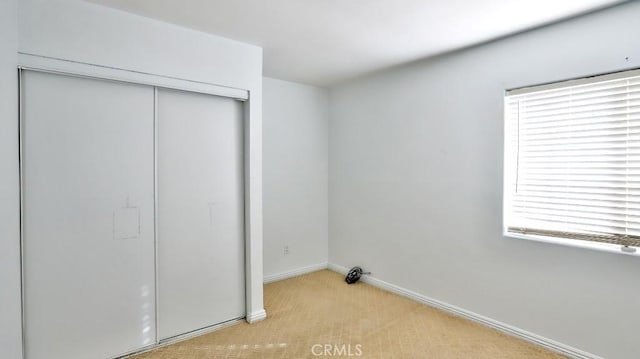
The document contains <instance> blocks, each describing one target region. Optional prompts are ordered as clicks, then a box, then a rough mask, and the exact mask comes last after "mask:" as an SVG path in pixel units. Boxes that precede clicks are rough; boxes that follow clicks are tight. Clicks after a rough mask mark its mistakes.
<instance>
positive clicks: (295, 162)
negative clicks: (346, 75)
mask: <svg viewBox="0 0 640 359" xmlns="http://www.w3.org/2000/svg"><path fill="white" fill-rule="evenodd" d="M263 89H264V91H263V93H264V106H263V126H264V139H263V141H264V151H263V152H264V175H263V178H264V274H265V276H270V275H271V276H273V275H275V274H279V273H283V272H288V271H292V270H296V269H300V268H303V267H309V266H314V265H319V264H322V263H326V262H327V256H328V254H327V250H328V242H327V241H328V234H327V231H328V218H327V217H328V193H327V192H328V184H327V181H328V173H327V171H328V148H327V145H328V143H327V141H328V121H329V117H328V113H329V110H328V108H329V103H328V99H329V93H328V90H326V89H322V88H318V87H313V86H307V85H301V84H297V83H293V82H287V81H281V80H276V79H270V78H265V79H264V81H263ZM284 246H288V247H289V254H288V255H284Z"/></svg>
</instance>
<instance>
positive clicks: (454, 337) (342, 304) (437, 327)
mask: <svg viewBox="0 0 640 359" xmlns="http://www.w3.org/2000/svg"><path fill="white" fill-rule="evenodd" d="M264 299H265V308H266V310H267V313H268V318H267V319H266V320H264V321H262V322H259V323H255V324H252V325H249V324H247V323H239V324H237V325H234V326H231V327H228V328H225V329H222V330H219V331H216V332H212V333H209V334H205V335H202V336H199V337H196V338H193V339H190V340H187V341H184V342H180V343H177V344H173V345H170V346H166V347H163V348H159V349H156V350H154V351H151V352H147V353H144V354H141V355H139V356H136V357H135V359H204V358H206V359H213V358H260V359H262V358H264V359H269V358H294V359H297V358H349V357H350V358H358V357H359V358H381V359H382V358H384V359H393V358H397V359H412V358H433V359H453V358H474V359H483V358H486V359H500V358H505V359H507V358H508V359H519V358H522V359H534V358H536V359H539V358H564V357H563V356H561V355H559V354H556V353H553V352H550V351H547V350H546V349H543V348H540V347H537V346H534V345H532V344H529V343H527V342H524V341H521V340H518V339H515V338H513V337H510V336H507V335H504V334H502V333H500V332H498V331H495V330H493V329H490V328H487V327H484V326H482V325H480V324H476V323H473V322H471V321H468V320H465V319H461V318H458V317H456V316H453V315H449V314H447V313H444V312H441V311H439V310H436V309H433V308H430V307H428V306H425V305H422V304H419V303H416V302H414V301H412V300H410V299H407V298H403V297H400V296H397V295H395V294H391V293H389V292H386V291H383V290H381V289H378V288H375V287H372V286H370V285H368V284H364V283H361V282H359V283H356V284H353V285H347V284H346V283H345V282H344V278H343V276H342V275H340V274H337V273H334V272H331V271H328V270H323V271H319V272H315V273H311V274H307V275H304V276H300V277H296V278H291V279H287V280H283V281H280V282H276V283H271V284H267V285H265V288H264Z"/></svg>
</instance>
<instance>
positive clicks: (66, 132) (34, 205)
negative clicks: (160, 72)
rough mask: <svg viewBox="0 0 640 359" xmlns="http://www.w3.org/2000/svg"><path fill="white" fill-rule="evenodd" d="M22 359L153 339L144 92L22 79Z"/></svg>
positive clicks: (106, 84) (118, 349)
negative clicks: (23, 354) (23, 351)
mask: <svg viewBox="0 0 640 359" xmlns="http://www.w3.org/2000/svg"><path fill="white" fill-rule="evenodd" d="M22 96H23V97H22V99H23V117H22V129H21V130H22V148H23V158H22V173H23V178H22V188H23V203H22V204H23V245H24V247H23V253H24V255H23V260H24V264H23V269H24V283H23V285H24V300H25V334H26V335H25V341H26V359H74V358H78V359H86V358H110V357H114V356H117V355H120V354H123V353H126V352H130V351H133V350H136V349H139V348H142V347H144V346H147V345H151V344H153V343H154V342H155V330H156V329H155V276H154V266H155V257H154V248H155V246H154V217H153V216H154V207H153V206H154V192H153V191H154V168H153V164H154V154H153V150H154V138H153V126H154V124H153V123H154V113H153V109H154V105H153V104H154V97H153V96H154V94H153V88H151V87H145V86H138V85H132V84H125V83H118V82H110V81H100V80H93V79H85V78H78V77H69V76H61V75H54V74H48V73H40V72H32V71H24V72H23V87H22Z"/></svg>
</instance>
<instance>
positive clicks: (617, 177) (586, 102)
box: [504, 70, 640, 253]
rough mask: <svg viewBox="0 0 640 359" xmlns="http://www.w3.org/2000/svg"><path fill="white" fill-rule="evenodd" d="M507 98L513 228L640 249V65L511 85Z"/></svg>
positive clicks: (509, 229) (523, 233)
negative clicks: (568, 78)
mask: <svg viewBox="0 0 640 359" xmlns="http://www.w3.org/2000/svg"><path fill="white" fill-rule="evenodd" d="M504 106H505V107H504V109H505V182H504V198H505V203H504V231H505V235H510V236H516V237H525V238H531V239H540V240H550V241H554V242H561V243H565V244H576V243H577V244H579V245H586V246H589V245H588V244H587V243H594V242H599V243H600V244H598V245H596V246H600V247H603V246H605V247H607V248H608V249H615V250H619V249H621V250H622V251H623V252H628V253H633V252H635V251H636V247H640V70H634V71H625V72H620V73H615V74H608V75H602V76H594V77H589V78H584V79H579V80H572V81H565V82H560V83H555V84H549V85H542V86H535V87H529V88H523V89H516V90H511V91H507V93H506V96H505V103H504ZM585 241H586V242H585ZM603 244H604V245H603Z"/></svg>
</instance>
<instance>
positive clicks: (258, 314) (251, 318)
mask: <svg viewBox="0 0 640 359" xmlns="http://www.w3.org/2000/svg"><path fill="white" fill-rule="evenodd" d="M265 319H267V311H265V310H264V309H260V310H258V311H255V312H252V313H249V314H247V322H248V323H249V324H252V323H255V322H259V321H261V320H265Z"/></svg>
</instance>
